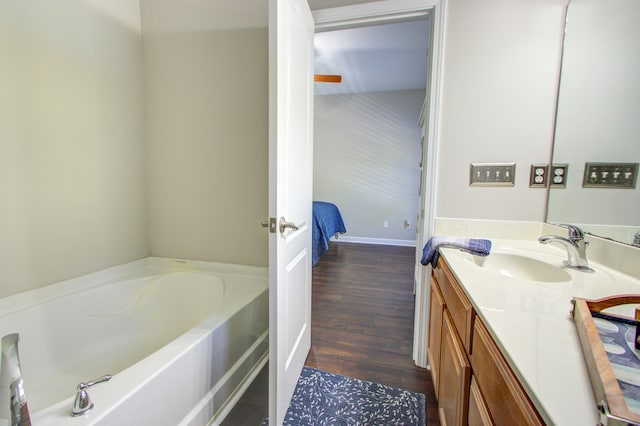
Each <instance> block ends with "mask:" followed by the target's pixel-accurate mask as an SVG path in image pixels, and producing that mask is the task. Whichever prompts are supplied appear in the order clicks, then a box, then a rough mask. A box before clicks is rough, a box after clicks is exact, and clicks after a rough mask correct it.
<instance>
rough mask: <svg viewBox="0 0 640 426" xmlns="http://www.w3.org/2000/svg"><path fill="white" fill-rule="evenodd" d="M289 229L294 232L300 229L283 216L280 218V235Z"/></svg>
mask: <svg viewBox="0 0 640 426" xmlns="http://www.w3.org/2000/svg"><path fill="white" fill-rule="evenodd" d="M287 228H289V229H293V230H294V231H297V230H298V229H299V228H298V227H297V226H296V225H295V224H294V223H293V222H287V221H286V220H285V218H284V216H283V217H281V218H280V233H281V234H282V233H284V230H285V229H287Z"/></svg>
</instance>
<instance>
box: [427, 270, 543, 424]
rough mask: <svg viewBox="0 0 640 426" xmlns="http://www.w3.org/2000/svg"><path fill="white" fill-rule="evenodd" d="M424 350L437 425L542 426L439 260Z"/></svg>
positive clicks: (435, 273)
mask: <svg viewBox="0 0 640 426" xmlns="http://www.w3.org/2000/svg"><path fill="white" fill-rule="evenodd" d="M430 295H431V301H430V311H429V342H428V348H427V353H428V356H429V362H430V365H431V374H432V377H433V383H434V387H435V393H436V399H437V400H438V411H439V415H440V422H441V423H442V425H443V426H444V425H448V426H454V425H474V426H475V425H542V424H544V423H543V422H542V420H541V418H540V416H539V414H538V412H537V411H536V409H535V407H534V406H533V404H532V403H531V401H530V400H529V398H528V397H527V395H526V393H525V392H524V390H523V389H522V386H521V385H520V383H519V382H518V380H517V378H516V377H515V375H514V373H513V371H511V369H510V368H509V366H508V364H507V362H506V361H505V359H504V356H503V355H502V354H501V353H500V350H499V349H498V347H497V346H496V344H495V342H494V341H493V338H492V337H491V335H490V334H489V332H488V330H487V329H486V327H485V325H484V324H483V323H482V321H481V320H480V318H478V317H477V316H476V313H475V310H474V308H473V305H472V304H471V303H470V301H469V299H468V298H467V296H466V294H465V293H464V291H463V290H462V288H461V286H460V284H459V283H458V282H457V280H456V279H455V277H454V275H453V274H452V273H451V271H450V270H449V268H448V266H447V265H446V263H445V262H444V261H443V260H442V258H440V259H439V260H438V266H437V267H436V268H435V269H434V270H433V274H432V277H431V289H430Z"/></svg>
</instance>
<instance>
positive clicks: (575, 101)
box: [547, 0, 640, 244]
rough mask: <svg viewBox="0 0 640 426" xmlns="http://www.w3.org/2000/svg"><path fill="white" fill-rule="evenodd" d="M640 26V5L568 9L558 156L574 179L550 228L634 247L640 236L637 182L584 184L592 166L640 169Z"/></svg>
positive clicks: (554, 195) (622, 0) (591, 4)
mask: <svg viewBox="0 0 640 426" xmlns="http://www.w3.org/2000/svg"><path fill="white" fill-rule="evenodd" d="M639 21H640V0H606V1H605V0H570V2H569V6H568V11H567V20H566V26H565V39H564V47H563V54H562V55H563V56H562V71H561V77H560V86H559V92H558V111H557V118H556V130H555V138H554V146H553V153H552V163H554V164H568V171H567V174H566V187H565V188H560V187H554V186H553V185H552V186H551V187H550V189H549V199H548V206H547V222H550V223H572V224H577V225H579V226H581V227H583V229H584V230H585V231H586V232H589V233H592V234H594V235H598V236H602V237H607V238H611V239H614V240H616V241H620V242H624V243H628V244H631V243H632V242H633V238H634V235H635V233H636V232H638V231H640V183H638V182H639V181H638V178H637V177H635V181H636V188H635V189H620V188H615V187H607V188H584V187H583V186H582V181H583V175H584V170H585V163H587V162H589V163H592V162H600V163H634V162H636V163H637V162H640V77H639V76H640V25H638V22H639ZM551 177H553V176H551Z"/></svg>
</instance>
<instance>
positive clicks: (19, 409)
mask: <svg viewBox="0 0 640 426" xmlns="http://www.w3.org/2000/svg"><path fill="white" fill-rule="evenodd" d="M19 340H20V335H19V334H18V333H13V334H7V335H6V336H4V337H3V338H2V362H1V364H0V379H2V382H1V383H0V394H1V395H2V396H3V397H6V394H7V390H8V391H9V392H8V393H9V395H8V401H6V400H5V403H4V404H2V406H3V409H0V414H2V417H3V418H7V417H8V420H9V425H11V426H31V418H30V417H29V407H28V406H27V396H26V394H25V392H24V385H23V381H22V371H21V369H20V356H19V355H18V341H19ZM4 407H7V408H8V409H9V413H7V412H6V408H4Z"/></svg>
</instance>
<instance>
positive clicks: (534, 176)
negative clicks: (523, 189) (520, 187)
mask: <svg viewBox="0 0 640 426" xmlns="http://www.w3.org/2000/svg"><path fill="white" fill-rule="evenodd" d="M548 182H549V165H548V164H532V165H531V173H530V174H529V188H546V187H547V183H548Z"/></svg>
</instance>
